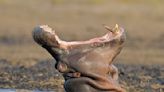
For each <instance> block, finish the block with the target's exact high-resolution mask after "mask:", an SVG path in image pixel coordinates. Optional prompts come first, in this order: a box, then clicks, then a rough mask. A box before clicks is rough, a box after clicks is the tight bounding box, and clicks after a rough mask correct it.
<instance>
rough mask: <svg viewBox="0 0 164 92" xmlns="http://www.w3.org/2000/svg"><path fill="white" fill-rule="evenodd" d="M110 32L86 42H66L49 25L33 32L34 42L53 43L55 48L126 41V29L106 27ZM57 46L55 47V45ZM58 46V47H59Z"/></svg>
mask: <svg viewBox="0 0 164 92" xmlns="http://www.w3.org/2000/svg"><path fill="white" fill-rule="evenodd" d="M104 27H105V28H106V29H107V30H108V32H107V33H106V34H105V35H104V36H102V37H96V38H92V39H89V40H86V41H71V42H66V41H63V40H61V39H59V37H58V36H57V34H56V33H55V31H53V30H52V28H50V27H49V26H48V25H41V26H37V27H36V28H35V29H34V31H33V38H34V40H35V41H36V42H37V43H38V44H40V45H45V43H46V44H48V43H51V44H50V45H51V46H55V47H57V48H62V49H68V48H69V47H76V46H79V45H92V44H94V43H99V44H104V43H106V42H107V43H108V42H109V43H110V41H112V40H115V39H119V40H121V41H124V40H125V37H124V33H125V32H124V29H123V28H121V27H119V26H118V25H117V24H116V26H115V27H114V28H113V29H110V28H109V27H108V26H104ZM54 44H55V45H54ZM57 45H58V46H57Z"/></svg>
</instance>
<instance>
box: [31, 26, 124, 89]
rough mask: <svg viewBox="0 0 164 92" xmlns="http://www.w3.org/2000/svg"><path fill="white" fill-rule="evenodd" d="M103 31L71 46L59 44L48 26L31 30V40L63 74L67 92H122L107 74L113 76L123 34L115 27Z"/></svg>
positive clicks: (69, 44)
mask: <svg viewBox="0 0 164 92" xmlns="http://www.w3.org/2000/svg"><path fill="white" fill-rule="evenodd" d="M104 27H105V28H106V29H107V30H108V32H107V33H106V34H105V35H103V36H101V37H96V38H92V39H89V40H86V41H71V42H67V41H63V40H61V39H60V38H59V37H58V35H57V34H56V33H55V31H53V30H52V29H51V28H50V27H48V26H47V25H42V26H37V27H36V28H35V29H34V31H33V38H34V40H35V41H36V42H37V43H38V44H39V45H41V46H42V47H43V48H45V49H46V50H47V51H48V52H49V53H50V54H51V55H52V56H53V57H54V58H55V60H56V61H57V63H56V65H55V67H56V69H57V70H59V72H61V73H63V76H64V78H65V80H66V82H65V89H66V92H77V90H78V89H76V88H82V89H81V91H79V90H78V92H100V91H98V90H117V92H123V91H121V90H122V89H121V88H120V87H119V86H118V85H117V82H116V83H114V82H112V81H115V78H117V77H115V78H114V79H110V77H109V74H112V73H115V72H116V71H115V70H116V69H115V68H113V65H112V62H113V59H114V58H115V57H116V56H117V55H118V54H119V53H120V51H121V49H122V47H123V44H124V42H125V31H124V29H123V28H121V27H119V26H118V25H117V24H116V26H115V27H114V28H113V29H111V28H109V27H108V26H104ZM112 75H114V74H112ZM77 84H78V85H77ZM88 87H89V90H88ZM90 88H92V89H93V90H90ZM85 89H86V90H88V91H85ZM94 90H97V91H94ZM107 92H108V91H107ZM110 92H111V91H110Z"/></svg>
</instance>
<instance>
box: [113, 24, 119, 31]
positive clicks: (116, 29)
mask: <svg viewBox="0 0 164 92" xmlns="http://www.w3.org/2000/svg"><path fill="white" fill-rule="evenodd" d="M118 30H119V27H118V24H116V25H115V28H114V31H115V32H118Z"/></svg>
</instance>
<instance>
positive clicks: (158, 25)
mask: <svg viewBox="0 0 164 92" xmlns="http://www.w3.org/2000/svg"><path fill="white" fill-rule="evenodd" d="M163 11H164V0H0V59H3V60H7V61H10V62H11V63H12V64H16V65H17V64H21V65H26V66H28V65H30V66H31V65H34V64H36V63H37V61H38V60H46V59H52V57H51V56H50V55H49V54H48V53H47V52H46V51H45V50H44V49H42V48H41V47H40V46H38V45H37V44H36V43H35V42H34V41H33V39H32V34H31V33H32V30H33V28H34V27H35V26H37V25H42V24H47V25H49V26H50V27H52V28H53V29H54V30H56V32H57V34H58V35H59V36H60V38H61V39H63V40H66V41H72V40H87V39H89V38H92V37H96V36H101V35H103V34H104V33H106V32H107V31H106V30H105V29H104V28H103V24H106V25H109V27H111V28H112V27H114V26H115V24H116V23H117V24H119V25H120V26H122V27H123V28H125V30H126V32H127V41H126V45H125V48H124V49H123V51H122V52H121V54H120V55H119V56H118V57H117V60H116V61H117V63H123V64H149V65H151V64H157V65H158V64H164V12H163Z"/></svg>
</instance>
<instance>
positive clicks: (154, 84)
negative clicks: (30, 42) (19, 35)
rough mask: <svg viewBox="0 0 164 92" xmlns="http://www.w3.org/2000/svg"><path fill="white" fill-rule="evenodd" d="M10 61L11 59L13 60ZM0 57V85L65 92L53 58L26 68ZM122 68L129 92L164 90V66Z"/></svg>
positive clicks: (127, 66)
mask: <svg viewBox="0 0 164 92" xmlns="http://www.w3.org/2000/svg"><path fill="white" fill-rule="evenodd" d="M10 62H11V61H10ZM10 62H9V61H7V60H5V59H1V60H0V88H16V89H30V90H34V89H37V90H50V91H51V90H56V92H63V87H62V84H63V78H62V76H61V75H60V74H59V73H58V71H57V70H55V68H54V67H53V66H54V65H53V64H54V61H53V62H52V61H38V63H37V64H35V65H33V66H30V67H25V66H23V65H12V64H11V63H10ZM116 66H117V67H118V68H119V71H120V73H119V75H120V83H121V84H122V85H123V86H124V87H125V88H126V89H127V91H129V92H163V91H164V67H163V66H162V65H161V66H160V65H151V66H150V65H149V66H144V65H124V64H116Z"/></svg>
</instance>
